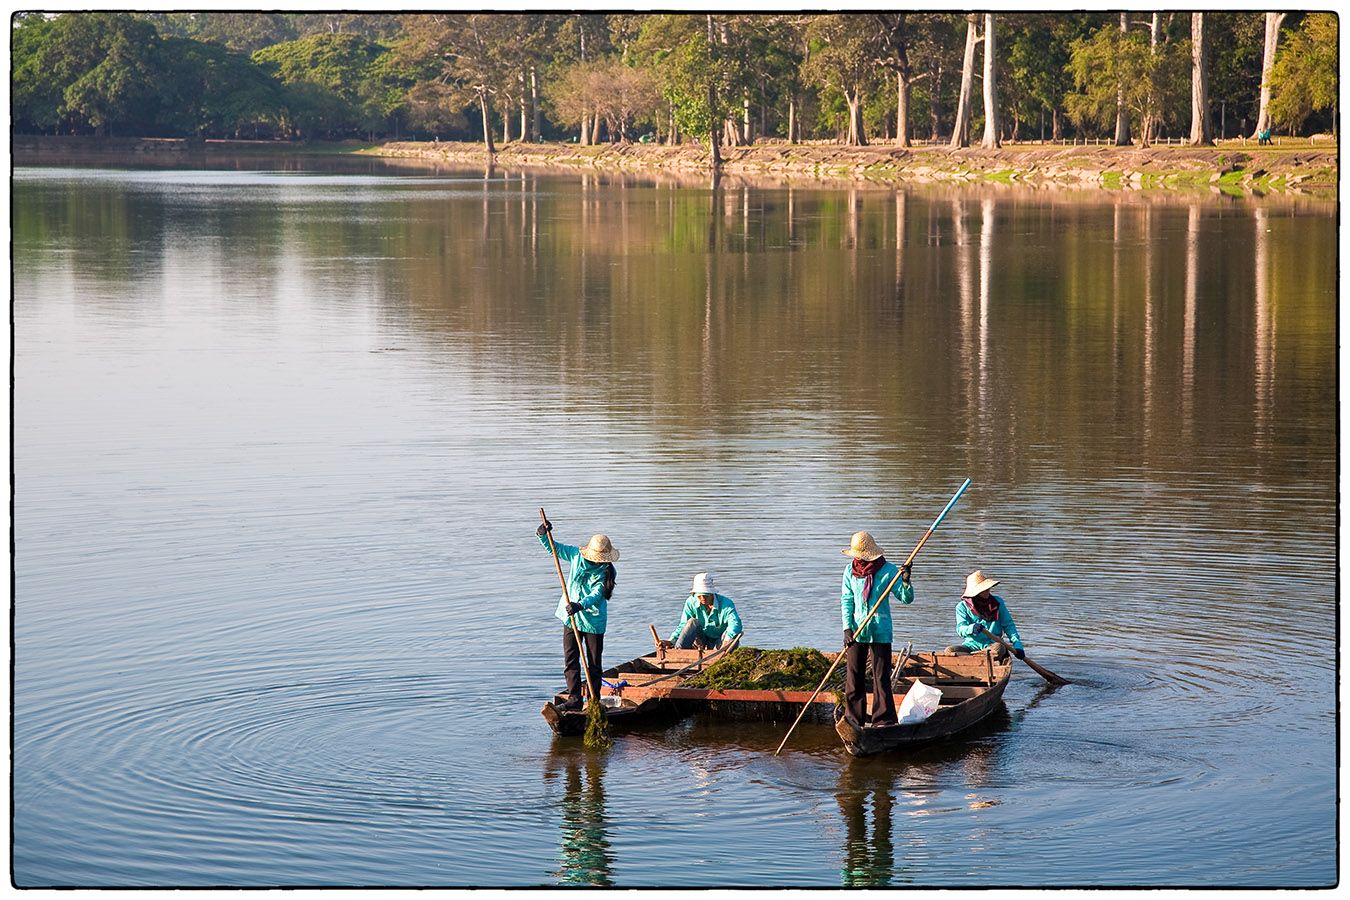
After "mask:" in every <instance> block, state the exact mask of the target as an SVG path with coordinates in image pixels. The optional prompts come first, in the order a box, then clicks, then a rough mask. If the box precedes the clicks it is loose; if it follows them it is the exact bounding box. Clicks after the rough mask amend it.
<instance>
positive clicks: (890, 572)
mask: <svg viewBox="0 0 1350 900" xmlns="http://www.w3.org/2000/svg"><path fill="white" fill-rule="evenodd" d="M899 571H900V567H899V566H897V565H896V564H895V563H889V562H888V563H886V564H885V565H883V566H882V567H881V568H880V569H878V570H877V571H876V574H874V575H873V576H872V594H871V596H869V597H864V596H863V595H862V592H863V579H861V578H858V577H856V576H855V575H854V574H853V564H852V563H849V564H848V566H847V567H846V568H845V569H844V586H843V594H842V600H841V603H840V605H841V607H842V610H843V614H844V628H846V629H849V630H851V631H852V632H853V639H854V640H855V641H857V642H858V643H860V644H889V643H890V642H891V597H892V596H894V597H895V599H897V600H899V601H900V602H901V603H913V602H914V585H912V584H905V583H904V582H903V581H901V580H900V579H898V578H897V579H896V582H895V587H893V588H891V592H890V594H887V595H886V599H885V600H883V601H882V603H881V607H880V608H879V609H878V610H877V614H876V615H875V616H873V617H872V621H870V622H868V623H867V627H866V628H864V629H863V630H862V631H858V623H859V622H861V621H862V620H863V619H865V618H867V613H868V611H869V610H871V608H872V604H874V603H876V602H877V600H878V599H879V598H880V597H881V589H882V588H884V587H885V586H886V585H888V584H890V583H891V579H892V578H895V575H896V573H897V572H899Z"/></svg>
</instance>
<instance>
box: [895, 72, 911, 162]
mask: <svg viewBox="0 0 1350 900" xmlns="http://www.w3.org/2000/svg"><path fill="white" fill-rule="evenodd" d="M909 91H910V83H909V79H908V78H906V77H905V73H904V72H896V73H895V146H897V147H908V146H909Z"/></svg>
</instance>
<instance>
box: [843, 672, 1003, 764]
mask: <svg viewBox="0 0 1350 900" xmlns="http://www.w3.org/2000/svg"><path fill="white" fill-rule="evenodd" d="M1011 675H1012V660H1011V659H1009V658H1005V659H1003V660H1002V661H1000V660H996V659H995V658H994V654H993V653H992V652H991V651H988V650H986V651H985V652H983V653H974V654H970V655H968V656H959V655H956V654H946V653H919V654H915V655H913V656H911V657H910V658H909V659H908V660H906V662H905V668H904V671H902V672H901V673H900V677H899V679H898V683H897V684H896V686H895V690H894V694H895V705H896V708H897V709H898V708H899V706H900V702H901V701H902V700H903V699H904V696H905V692H906V691H908V690H909V688H910V686H911V685H912V684H913V683H914V682H915V681H916V680H918V681H922V682H923V683H925V684H930V685H932V686H934V687H936V688H937V689H938V690H940V691H942V700H941V703H940V704H939V706H938V708H937V709H936V710H934V712H933V714H932V715H930V716H929V717H928V718H927V719H925V720H923V721H922V722H917V723H913V724H909V725H859V724H858V723H857V722H855V721H853V720H852V719H850V718H849V717H848V716H847V715H845V713H844V710H843V707H842V706H841V707H838V708H836V709H835V712H834V730H835V731H836V732H838V734H839V737H840V739H841V740H842V741H843V742H844V749H845V750H847V751H848V752H849V753H850V754H852V755H853V756H872V755H875V754H878V753H895V752H903V751H906V750H910V749H914V748H917V747H921V746H925V745H927V744H932V743H936V742H938V741H943V740H947V739H949V738H952V737H955V736H957V735H959V734H960V733H961V732H963V731H966V730H967V729H969V728H971V727H972V726H973V725H975V724H977V723H978V722H980V721H981V720H983V719H985V718H986V717H987V716H989V715H990V714H991V713H992V712H994V711H995V710H996V709H998V706H999V704H1000V703H1001V702H1002V701H1003V690H1004V688H1006V687H1007V686H1008V679H1009V678H1010V677H1011Z"/></svg>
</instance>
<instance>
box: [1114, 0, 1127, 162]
mask: <svg viewBox="0 0 1350 900" xmlns="http://www.w3.org/2000/svg"><path fill="white" fill-rule="evenodd" d="M1129 31H1130V13H1127V12H1122V13H1120V34H1127V32H1129ZM1116 81H1118V82H1119V77H1118V78H1116ZM1129 143H1130V113H1129V111H1126V108H1125V85H1123V84H1116V88H1115V146H1116V147H1126V146H1129Z"/></svg>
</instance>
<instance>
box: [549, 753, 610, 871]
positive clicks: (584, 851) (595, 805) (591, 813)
mask: <svg viewBox="0 0 1350 900" xmlns="http://www.w3.org/2000/svg"><path fill="white" fill-rule="evenodd" d="M559 757H560V758H561V760H562V764H563V772H562V775H563V798H562V805H561V806H562V822H561V823H560V824H561V830H562V837H561V842H560V845H559V849H560V850H561V859H560V863H561V865H560V867H559V870H558V877H559V880H560V881H562V883H563V884H585V885H592V886H598V887H608V886H610V885H612V884H613V883H614V880H613V872H612V871H611V869H612V867H613V861H612V860H611V859H610V854H609V835H608V834H607V833H606V831H605V828H606V825H607V824H608V822H607V817H606V815H605V778H604V775H605V762H604V757H603V756H602V755H599V754H594V753H587V752H584V751H573V752H569V753H565V754H563V753H559V754H555V755H554V759H557V758H559Z"/></svg>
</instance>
